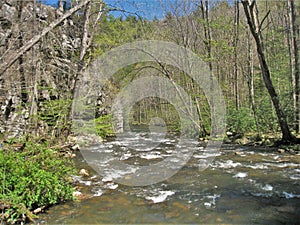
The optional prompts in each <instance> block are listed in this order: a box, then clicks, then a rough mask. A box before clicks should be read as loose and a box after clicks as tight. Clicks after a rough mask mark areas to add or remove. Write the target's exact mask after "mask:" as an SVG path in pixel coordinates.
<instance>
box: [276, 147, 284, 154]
mask: <svg viewBox="0 0 300 225" xmlns="http://www.w3.org/2000/svg"><path fill="white" fill-rule="evenodd" d="M277 152H279V153H281V154H282V153H285V150H284V149H282V148H280V149H278V150H277Z"/></svg>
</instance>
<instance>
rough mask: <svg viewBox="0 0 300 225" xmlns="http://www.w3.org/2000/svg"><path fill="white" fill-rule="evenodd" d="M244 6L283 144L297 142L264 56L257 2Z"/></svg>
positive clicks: (249, 0)
mask: <svg viewBox="0 0 300 225" xmlns="http://www.w3.org/2000/svg"><path fill="white" fill-rule="evenodd" d="M242 4H243V7H244V11H245V15H246V18H247V22H248V25H249V28H250V31H251V33H252V36H253V38H254V40H255V43H256V48H257V55H258V59H259V63H260V68H261V72H262V76H263V80H264V83H265V86H266V88H267V90H268V93H269V95H270V97H271V100H272V103H273V106H274V108H275V111H276V115H277V119H278V123H279V126H280V128H281V132H282V141H283V142H295V140H296V138H295V137H294V136H293V135H292V134H291V132H290V129H289V126H288V124H287V119H286V115H285V113H284V112H283V110H282V108H281V106H280V102H279V99H278V95H277V93H276V91H275V88H274V86H273V83H272V79H271V74H270V70H269V66H268V64H267V61H266V57H265V54H264V46H263V38H262V33H261V26H262V23H260V22H259V20H258V15H257V11H256V4H255V0H253V1H251V0H242ZM267 16H268V14H267V15H266V16H265V18H266V17H267ZM265 18H264V19H265ZM263 21H264V20H263Z"/></svg>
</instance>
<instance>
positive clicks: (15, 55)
mask: <svg viewBox="0 0 300 225" xmlns="http://www.w3.org/2000/svg"><path fill="white" fill-rule="evenodd" d="M90 1H91V0H83V1H82V2H81V3H79V4H78V5H76V6H74V7H73V8H72V9H70V10H69V11H68V12H66V13H65V14H64V15H62V16H61V17H59V18H58V19H56V20H54V21H53V22H52V23H50V24H49V26H48V27H46V28H45V29H43V30H42V32H41V33H40V34H38V35H35V36H34V37H33V38H31V39H30V40H29V41H28V42H27V43H25V44H24V45H23V47H21V48H20V49H19V50H17V51H9V53H8V54H7V55H5V56H2V57H1V59H2V61H1V63H0V79H1V77H2V74H3V73H4V72H5V71H6V70H7V69H8V68H9V67H10V66H11V65H12V64H13V63H14V62H16V61H17V60H18V59H19V57H21V56H22V55H23V54H24V53H25V52H27V51H28V50H29V49H31V47H32V46H34V45H35V44H36V43H37V42H39V40H40V39H41V38H42V37H44V36H45V35H46V34H47V33H49V32H50V31H51V30H53V29H54V28H55V27H56V26H58V25H59V24H60V23H61V22H63V21H64V20H65V19H67V18H68V17H70V16H71V15H72V14H73V13H75V12H77V11H78V10H80V9H81V8H82V7H84V6H85V5H86V4H88V3H89V2H90ZM3 58H4V59H3Z"/></svg>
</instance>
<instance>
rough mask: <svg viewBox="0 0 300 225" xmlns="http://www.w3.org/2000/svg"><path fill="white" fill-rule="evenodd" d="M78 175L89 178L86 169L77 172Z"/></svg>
mask: <svg viewBox="0 0 300 225" xmlns="http://www.w3.org/2000/svg"><path fill="white" fill-rule="evenodd" d="M79 174H80V175H82V176H86V177H88V176H90V175H89V173H88V172H87V170H86V169H81V170H80V171H79Z"/></svg>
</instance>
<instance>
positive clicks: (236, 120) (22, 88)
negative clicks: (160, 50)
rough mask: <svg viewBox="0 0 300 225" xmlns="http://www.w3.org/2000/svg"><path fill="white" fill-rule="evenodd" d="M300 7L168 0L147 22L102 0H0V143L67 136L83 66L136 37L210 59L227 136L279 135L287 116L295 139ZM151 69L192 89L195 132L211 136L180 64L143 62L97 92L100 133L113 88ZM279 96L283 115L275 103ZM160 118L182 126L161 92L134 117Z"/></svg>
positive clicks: (106, 129)
mask: <svg viewBox="0 0 300 225" xmlns="http://www.w3.org/2000/svg"><path fill="white" fill-rule="evenodd" d="M245 6H246V8H245ZM162 7H163V6H162ZM247 7H248V9H249V12H250V14H249V15H250V16H251V18H248V19H252V22H253V25H255V26H256V27H255V32H256V33H257V34H258V37H259V40H258V41H259V44H261V47H262V51H263V53H264V58H265V63H266V64H267V66H268V70H269V74H270V78H271V81H272V86H273V87H274V90H275V91H276V93H275V96H270V92H268V90H267V89H266V86H265V80H264V78H265V76H264V69H265V68H263V66H262V64H261V58H260V56H259V54H258V51H257V49H258V47H257V44H258V43H257V42H256V40H255V38H253V33H252V32H251V26H250V27H249V20H247V17H246V14H245V10H246V9H247ZM299 7H300V5H299V4H298V2H296V1H292V0H282V1H258V2H255V1H253V2H252V1H233V2H231V3H228V2H227V1H208V0H199V1H188V0H186V1H179V0H178V1H172V5H171V7H170V9H169V10H168V11H166V12H165V15H166V16H165V17H164V18H162V19H154V20H152V21H149V20H146V19H144V18H141V17H139V15H138V13H135V12H125V10H121V11H123V12H124V16H121V17H118V18H116V17H114V16H113V15H111V14H110V12H111V11H114V10H120V9H117V8H114V7H113V6H111V5H106V4H105V2H102V1H99V0H93V1H89V0H83V1H76V2H75V1H68V2H66V1H63V0H62V1H58V2H57V8H53V7H51V6H47V5H43V4H41V3H39V2H38V1H35V0H28V1H18V0H15V1H14V0H4V1H1V2H0V8H1V15H0V22H1V26H0V37H1V43H0V52H1V53H0V55H1V61H0V92H1V94H0V105H1V113H0V132H1V135H2V137H1V139H7V138H10V137H19V136H23V135H24V134H32V135H34V136H42V137H46V138H47V139H48V140H52V141H53V142H56V141H58V140H65V139H66V137H67V136H68V135H69V134H71V133H72V131H71V119H72V112H71V111H72V100H73V96H74V91H75V87H76V83H77V81H78V80H80V79H82V74H83V71H84V70H85V68H86V67H88V66H89V64H90V62H92V61H93V60H94V59H96V58H97V57H98V56H100V55H102V54H104V53H105V52H106V51H108V50H110V49H112V48H114V47H117V46H120V45H122V44H124V43H128V42H133V41H137V40H164V41H170V42H174V43H176V44H178V45H180V46H183V47H186V48H188V49H190V50H192V51H193V52H194V53H196V54H197V55H198V56H199V57H200V58H201V59H202V60H203V61H205V62H206V63H207V65H208V67H209V69H210V71H211V73H212V74H213V75H214V76H215V77H216V78H217V80H218V81H219V83H220V85H221V87H222V91H223V94H224V96H225V99H226V107H227V112H226V114H227V130H228V132H229V134H233V135H234V134H241V135H243V134H251V136H253V137H255V138H256V139H258V140H259V139H260V137H261V136H262V135H263V134H268V135H271V136H273V137H277V138H280V137H281V131H282V130H283V129H284V128H283V127H282V126H281V123H280V121H281V122H282V120H281V119H282V118H283V117H284V118H283V119H284V120H285V122H286V125H287V126H288V129H289V132H290V133H291V134H293V135H294V136H297V134H299V123H300V120H299V114H300V112H299V108H300V107H299V101H300V100H299V36H300V33H299V32H300V18H299V11H300V8H299ZM255 32H254V33H255ZM149 74H151V75H158V76H164V77H166V78H168V79H170V80H172V81H174V82H176V83H177V84H178V85H180V86H181V87H183V88H184V89H185V91H186V92H187V93H189V95H190V96H191V97H192V99H193V103H194V104H195V105H196V107H197V113H198V116H199V121H200V124H198V128H199V131H200V134H201V136H203V137H204V136H206V135H209V133H210V129H211V127H210V107H209V105H208V103H207V100H206V98H205V95H204V93H203V92H202V90H201V88H200V87H199V85H197V84H196V83H195V82H194V81H193V80H192V79H191V78H190V77H189V76H187V75H186V74H184V73H183V72H182V71H179V70H178V69H177V68H173V67H171V66H167V70H164V68H162V67H161V66H160V65H147V64H145V63H144V64H142V63H139V64H136V65H132V66H129V67H126V68H124V69H123V70H121V71H119V72H118V73H117V74H115V75H114V78H113V79H111V81H110V82H109V83H108V84H107V85H106V87H105V88H104V89H103V90H102V91H101V93H99V98H98V101H97V103H96V104H97V112H96V123H97V131H98V134H99V135H101V136H103V137H105V136H106V135H111V134H112V133H113V130H112V128H113V127H112V126H111V121H110V105H111V103H112V100H113V98H114V96H115V95H116V93H118V91H119V90H120V89H122V87H124V86H126V85H127V84H129V83H130V82H131V81H132V80H134V79H136V78H138V77H142V76H145V75H149ZM141 91H143V90H141ZM276 99H277V100H278V102H279V107H280V110H281V112H282V116H280V117H278V111H277V109H276V107H274V100H275V101H276ZM157 116H159V117H163V118H164V119H165V121H166V123H167V125H168V128H169V129H170V130H171V131H176V130H180V127H179V125H180V123H179V122H180V121H179V117H178V114H177V113H176V112H175V110H174V108H173V107H172V105H170V104H168V103H167V102H165V101H164V100H162V99H157V98H147V99H144V100H142V101H140V102H139V103H137V104H136V105H135V107H134V109H133V111H132V121H131V123H132V124H147V123H149V120H150V119H151V118H152V117H157ZM280 118H281V119H280ZM283 122H284V121H283ZM283 137H284V135H283ZM285 138H286V139H289V138H290V137H288V136H285Z"/></svg>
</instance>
